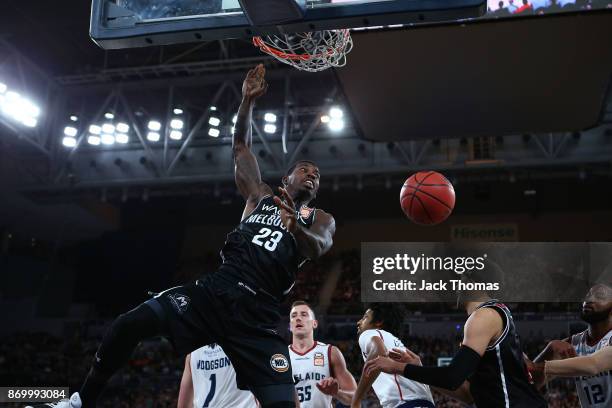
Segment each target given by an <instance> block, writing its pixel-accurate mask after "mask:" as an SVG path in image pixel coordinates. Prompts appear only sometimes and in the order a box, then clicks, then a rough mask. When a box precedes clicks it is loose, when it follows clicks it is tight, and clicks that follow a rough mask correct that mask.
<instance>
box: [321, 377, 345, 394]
mask: <svg viewBox="0 0 612 408" xmlns="http://www.w3.org/2000/svg"><path fill="white" fill-rule="evenodd" d="M316 385H317V388H318V389H319V391H321V392H322V393H323V394H326V395H331V396H335V395H336V394H338V390H339V389H340V386H339V385H338V380H336V379H335V378H334V377H327V378H324V379H322V380H321V381H319V382H318V383H317V384H316Z"/></svg>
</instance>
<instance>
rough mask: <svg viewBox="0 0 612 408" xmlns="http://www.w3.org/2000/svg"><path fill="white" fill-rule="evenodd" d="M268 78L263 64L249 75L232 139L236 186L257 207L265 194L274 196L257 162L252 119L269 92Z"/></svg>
mask: <svg viewBox="0 0 612 408" xmlns="http://www.w3.org/2000/svg"><path fill="white" fill-rule="evenodd" d="M265 74H266V69H265V68H264V66H263V65H261V64H260V65H258V66H256V67H255V68H253V69H251V70H250V71H249V72H248V73H247V75H246V78H245V79H244V82H243V84H242V102H241V103H240V108H239V109H238V114H237V117H236V127H235V129H234V135H233V136H232V150H233V154H234V166H235V167H234V177H235V179H236V186H237V187H238V190H239V191H240V194H241V195H242V197H243V198H244V199H245V200H247V202H253V201H254V202H255V203H257V202H258V201H259V198H260V197H261V196H262V195H263V194H270V193H271V192H272V190H271V189H270V187H268V186H267V185H266V184H264V183H262V181H261V172H260V171H259V165H258V164H257V159H256V158H255V155H254V154H253V152H251V145H252V131H251V116H252V114H253V106H254V104H255V100H256V99H257V98H259V97H260V96H261V95H263V94H264V93H265V92H266V90H267V89H268V84H267V83H266V80H265Z"/></svg>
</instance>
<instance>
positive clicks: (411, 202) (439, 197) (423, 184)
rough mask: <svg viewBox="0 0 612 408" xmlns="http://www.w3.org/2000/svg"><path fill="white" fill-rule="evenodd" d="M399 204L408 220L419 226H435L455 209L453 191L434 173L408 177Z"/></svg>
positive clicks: (449, 184)
mask: <svg viewBox="0 0 612 408" xmlns="http://www.w3.org/2000/svg"><path fill="white" fill-rule="evenodd" d="M400 204H401V206H402V210H404V213H405V214H406V216H408V218H409V219H410V220H411V221H413V222H415V223H417V224H420V225H436V224H439V223H441V222H442V221H444V220H445V219H447V218H448V216H449V215H450V213H451V212H452V211H453V208H454V207H455V189H454V188H453V185H452V184H451V182H450V181H448V180H447V179H446V177H444V176H443V175H442V174H440V173H437V172H435V171H420V172H418V173H415V174H413V175H412V176H410V177H408V179H407V180H406V182H405V183H404V185H403V186H402V191H401V192H400Z"/></svg>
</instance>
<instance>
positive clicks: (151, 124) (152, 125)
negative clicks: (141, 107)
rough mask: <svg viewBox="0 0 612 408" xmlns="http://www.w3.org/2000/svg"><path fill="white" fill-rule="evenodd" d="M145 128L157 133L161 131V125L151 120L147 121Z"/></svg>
mask: <svg viewBox="0 0 612 408" xmlns="http://www.w3.org/2000/svg"><path fill="white" fill-rule="evenodd" d="M147 127H148V128H149V130H153V131H155V132H157V131H159V130H160V129H161V123H159V122H158V121H156V120H151V121H149V124H148V125H147Z"/></svg>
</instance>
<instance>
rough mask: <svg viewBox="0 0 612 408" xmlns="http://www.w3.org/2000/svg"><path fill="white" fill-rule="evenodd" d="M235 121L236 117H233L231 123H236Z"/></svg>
mask: <svg viewBox="0 0 612 408" xmlns="http://www.w3.org/2000/svg"><path fill="white" fill-rule="evenodd" d="M237 120H238V115H234V117H233V118H232V123H236V121H237Z"/></svg>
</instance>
